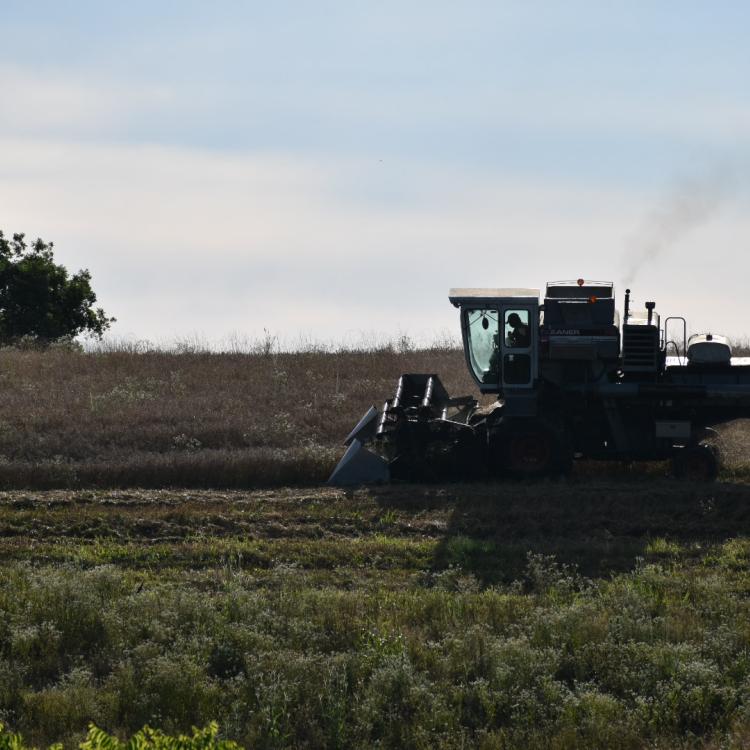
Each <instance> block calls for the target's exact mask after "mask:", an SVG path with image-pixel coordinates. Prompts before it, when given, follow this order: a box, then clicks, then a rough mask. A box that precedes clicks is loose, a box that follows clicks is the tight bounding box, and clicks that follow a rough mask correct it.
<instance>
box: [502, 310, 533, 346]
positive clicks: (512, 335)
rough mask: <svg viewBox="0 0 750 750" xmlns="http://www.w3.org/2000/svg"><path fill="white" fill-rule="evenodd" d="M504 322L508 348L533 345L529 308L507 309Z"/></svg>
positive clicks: (504, 333)
mask: <svg viewBox="0 0 750 750" xmlns="http://www.w3.org/2000/svg"><path fill="white" fill-rule="evenodd" d="M503 322H504V326H503V335H504V337H505V346H506V348H509V349H528V348H529V347H530V346H531V328H530V327H529V311H528V310H506V311H505V315H504V317H503Z"/></svg>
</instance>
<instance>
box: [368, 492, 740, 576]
mask: <svg viewBox="0 0 750 750" xmlns="http://www.w3.org/2000/svg"><path fill="white" fill-rule="evenodd" d="M373 496H374V497H375V499H376V500H377V502H378V503H380V505H381V506H382V507H383V508H384V509H388V508H390V509H394V510H396V509H401V510H408V511H409V513H410V514H411V515H414V516H418V515H419V514H420V512H421V511H424V512H431V513H435V512H436V511H439V510H440V509H446V511H447V513H448V514H447V520H446V521H445V525H444V528H443V534H442V538H441V541H440V542H439V544H438V546H437V550H436V552H435V555H434V561H433V568H434V570H435V571H436V572H437V571H441V570H445V569H448V568H449V567H451V566H454V567H460V569H461V570H462V571H464V572H466V573H471V574H472V575H473V576H475V577H476V578H477V580H478V581H479V582H480V583H482V584H483V585H489V584H493V583H510V582H512V581H517V580H522V579H523V577H524V574H525V571H526V570H527V569H528V562H529V554H534V555H552V556H554V558H555V561H556V562H557V563H558V564H562V565H572V566H575V567H576V568H577V569H578V571H579V572H580V573H581V574H583V575H585V576H587V577H591V578H595V577H606V576H608V575H610V574H613V573H618V572H622V571H627V570H630V569H632V568H633V566H634V565H635V563H636V561H637V560H638V558H644V557H645V558H647V559H649V560H652V559H655V558H656V559H658V558H659V557H660V556H664V555H669V554H673V551H674V545H675V544H678V545H679V547H680V548H681V554H682V555H683V557H684V555H688V556H690V555H691V554H693V555H695V556H696V557H697V556H699V555H700V554H701V550H700V546H704V547H705V545H706V544H710V543H713V542H719V543H720V542H723V541H725V540H726V539H727V538H730V537H736V536H743V535H748V534H750V487H749V486H747V485H742V484H733V483H730V482H716V483H706V484H696V483H692V484H691V483H688V482H678V481H676V480H664V479H640V480H630V481H628V480H619V481H603V480H594V481H586V482H585V483H583V482H580V483H579V482H577V481H575V480H571V481H559V482H552V481H549V482H534V483H530V482H523V483H521V482H518V483H512V482H507V483H497V484H471V485H469V484H462V485H448V486H445V485H444V486H440V487H437V486H416V485H410V486H401V487H398V486H395V487H394V486H392V487H384V488H380V489H378V490H373ZM703 552H705V549H704V550H703Z"/></svg>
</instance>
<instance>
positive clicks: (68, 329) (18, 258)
mask: <svg viewBox="0 0 750 750" xmlns="http://www.w3.org/2000/svg"><path fill="white" fill-rule="evenodd" d="M95 303H96V294H94V291H93V289H92V288H91V274H90V273H89V272H88V271H87V270H85V269H84V270H82V271H79V272H78V273H76V274H73V275H70V274H69V273H68V270H67V269H66V268H65V266H62V265H59V264H57V263H55V258H54V254H53V244H52V243H51V242H49V243H47V242H44V241H43V240H41V239H38V240H36V242H34V243H33V244H32V245H30V246H29V245H27V244H26V241H25V240H24V235H23V234H14V235H13V239H12V240H9V239H7V238H6V237H5V235H4V234H3V232H2V231H0V341H2V342H4V343H12V342H14V341H17V340H18V339H20V338H21V337H23V336H31V337H34V338H35V339H37V340H38V341H40V342H50V341H56V340H58V339H61V338H65V337H73V336H76V335H77V334H79V333H91V334H93V335H95V336H98V337H101V335H102V334H103V333H104V332H105V331H106V330H107V329H108V328H109V326H110V324H111V323H113V322H114V320H115V319H114V318H108V317H107V315H106V314H105V312H104V310H102V309H101V308H100V307H97V308H95V307H94V304H95Z"/></svg>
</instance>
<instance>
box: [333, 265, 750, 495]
mask: <svg viewBox="0 0 750 750" xmlns="http://www.w3.org/2000/svg"><path fill="white" fill-rule="evenodd" d="M450 301H451V302H452V303H453V305H454V306H455V307H457V308H460V311H461V330H462V333H463V345H464V353H465V355H466V364H467V366H468V368H469V372H470V373H471V375H472V377H473V378H474V381H475V382H476V384H477V387H478V388H479V390H480V392H481V393H482V394H497V396H498V398H497V400H496V401H495V402H494V403H492V404H491V405H489V406H480V405H479V402H478V401H477V400H476V399H475V398H474V397H473V396H462V397H459V398H452V397H451V396H450V395H449V394H448V393H447V392H446V390H445V388H444V387H443V385H442V383H441V382H440V379H439V378H438V376H437V375H434V374H429V375H425V374H406V375H402V376H401V378H400V379H399V382H398V387H397V388H396V393H395V395H394V397H393V398H392V399H390V400H389V401H386V403H385V406H384V407H383V409H382V411H378V410H377V409H376V408H375V407H374V406H373V407H371V408H370V410H369V411H368V412H367V414H365V416H364V417H363V418H362V419H361V420H360V422H359V424H357V426H356V427H355V428H354V430H352V432H351V434H350V435H349V437H348V438H347V439H346V441H345V442H346V445H347V446H348V449H347V451H346V453H345V455H344V457H343V458H342V459H341V461H340V462H339V464H338V466H337V467H336V469H335V471H334V472H333V474H332V475H331V477H330V479H329V484H332V485H352V484H367V483H372V482H386V481H390V480H392V479H396V480H409V481H431V480H435V481H437V480H460V479H477V478H485V477H495V476H511V477H540V476H550V475H559V474H565V473H567V472H569V471H570V470H571V468H572V465H573V460H574V459H578V458H586V459H595V460H614V461H644V460H647V461H656V460H666V459H671V460H672V462H673V469H674V473H675V474H676V475H677V476H682V477H689V478H692V479H713V478H715V477H716V475H717V472H718V460H719V457H718V455H717V449H716V446H715V445H714V441H712V438H713V437H715V436H716V434H717V433H716V432H715V430H714V429H712V428H713V427H715V426H716V425H719V424H722V423H725V422H728V421H730V420H734V419H738V418H745V417H750V359H738V358H732V351H731V347H730V345H729V343H728V342H727V340H726V339H725V338H724V337H721V336H712V335H711V334H706V335H700V336H692V337H691V338H690V339H689V340H687V324H686V322H685V319H684V318H675V317H671V318H667V319H666V320H665V321H664V324H663V326H662V325H661V323H660V318H659V315H658V314H657V313H656V312H655V309H654V308H655V304H654V303H653V302H647V303H646V306H645V310H644V311H639V312H633V311H632V310H630V290H627V291H626V292H625V309H624V311H623V320H622V325H620V320H619V314H618V312H617V311H616V310H615V299H614V288H613V285H612V284H611V283H609V282H592V281H584V280H583V279H579V280H578V281H577V282H555V283H550V284H548V285H547V289H546V293H545V296H544V301H543V303H542V304H540V302H539V290H537V289H452V290H451V292H450ZM673 330H674V331H677V332H678V333H679V335H680V337H681V338H679V339H678V340H677V341H675V340H673V339H672V338H670V332H671V331H673ZM668 354H671V355H672V356H668Z"/></svg>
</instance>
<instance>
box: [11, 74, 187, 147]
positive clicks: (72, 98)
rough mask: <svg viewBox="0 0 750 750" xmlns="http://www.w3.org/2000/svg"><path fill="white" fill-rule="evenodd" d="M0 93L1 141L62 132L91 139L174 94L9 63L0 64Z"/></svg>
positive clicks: (170, 101) (169, 100)
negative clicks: (11, 136) (12, 136)
mask: <svg viewBox="0 0 750 750" xmlns="http://www.w3.org/2000/svg"><path fill="white" fill-rule="evenodd" d="M0 91H2V92H3V106H2V108H0V132H2V133H4V134H6V136H7V135H8V134H11V133H12V134H17V135H22V134H29V133H42V134H49V133H55V132H57V133H60V132H61V131H62V132H75V133H77V134H79V135H80V134H88V135H91V134H96V133H97V132H98V131H100V130H101V128H103V127H107V126H112V125H121V124H122V122H123V119H126V118H130V117H132V116H133V115H135V114H140V115H144V114H148V113H149V112H155V111H159V110H164V109H165V108H166V107H168V106H173V105H174V103H175V101H174V96H173V93H172V92H170V91H169V90H168V89H167V88H165V87H160V86H157V85H156V84H150V85H149V84H145V85H144V84H143V83H139V84H138V85H137V86H135V85H131V86H126V85H124V84H123V83H122V82H120V83H118V82H116V81H113V80H106V79H103V78H102V79H98V78H97V77H95V76H80V75H79V76H73V75H71V74H70V73H65V74H58V73H54V72H51V71H40V70H35V69H33V68H30V67H22V66H17V65H9V64H0Z"/></svg>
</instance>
